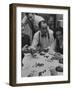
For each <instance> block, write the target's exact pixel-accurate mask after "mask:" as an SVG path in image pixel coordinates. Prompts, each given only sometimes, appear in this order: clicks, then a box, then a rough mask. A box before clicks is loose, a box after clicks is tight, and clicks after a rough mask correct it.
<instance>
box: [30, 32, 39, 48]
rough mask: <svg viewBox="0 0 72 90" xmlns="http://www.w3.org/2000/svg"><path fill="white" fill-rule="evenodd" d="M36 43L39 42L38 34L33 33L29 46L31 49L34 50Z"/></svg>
mask: <svg viewBox="0 0 72 90" xmlns="http://www.w3.org/2000/svg"><path fill="white" fill-rule="evenodd" d="M38 42H39V33H35V35H34V37H33V41H32V44H31V48H34V49H36V48H37V45H38Z"/></svg>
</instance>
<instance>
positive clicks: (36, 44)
mask: <svg viewBox="0 0 72 90" xmlns="http://www.w3.org/2000/svg"><path fill="white" fill-rule="evenodd" d="M39 28H40V30H39V31H37V32H36V33H35V35H34V38H33V42H32V45H31V48H32V49H37V48H40V49H46V48H50V46H51V44H52V43H53V41H54V37H53V31H52V30H51V29H50V28H49V27H48V25H47V23H46V22H45V20H44V19H41V21H40V22H39Z"/></svg>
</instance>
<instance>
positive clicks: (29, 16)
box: [27, 13, 34, 21]
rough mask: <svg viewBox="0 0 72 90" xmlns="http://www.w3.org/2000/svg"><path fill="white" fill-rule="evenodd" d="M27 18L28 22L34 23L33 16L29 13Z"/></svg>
mask: <svg viewBox="0 0 72 90" xmlns="http://www.w3.org/2000/svg"><path fill="white" fill-rule="evenodd" d="M27 17H28V19H29V20H30V21H34V14H32V13H29V14H28V16H27Z"/></svg>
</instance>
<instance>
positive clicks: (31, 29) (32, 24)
mask: <svg viewBox="0 0 72 90" xmlns="http://www.w3.org/2000/svg"><path fill="white" fill-rule="evenodd" d="M41 18H42V17H41V16H39V15H36V14H34V13H26V16H25V17H24V18H23V19H22V28H23V29H24V32H25V34H27V35H29V36H30V40H31V41H32V39H33V36H34V34H35V32H37V31H38V30H39V27H38V22H39V20H40V19H41Z"/></svg>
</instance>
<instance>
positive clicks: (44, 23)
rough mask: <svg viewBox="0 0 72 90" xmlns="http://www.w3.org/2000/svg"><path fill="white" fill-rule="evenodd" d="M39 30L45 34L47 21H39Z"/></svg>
mask: <svg viewBox="0 0 72 90" xmlns="http://www.w3.org/2000/svg"><path fill="white" fill-rule="evenodd" d="M41 32H42V33H43V34H46V32H47V23H46V22H45V21H42V22H41Z"/></svg>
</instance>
